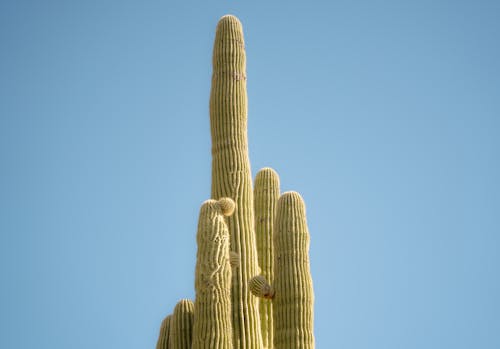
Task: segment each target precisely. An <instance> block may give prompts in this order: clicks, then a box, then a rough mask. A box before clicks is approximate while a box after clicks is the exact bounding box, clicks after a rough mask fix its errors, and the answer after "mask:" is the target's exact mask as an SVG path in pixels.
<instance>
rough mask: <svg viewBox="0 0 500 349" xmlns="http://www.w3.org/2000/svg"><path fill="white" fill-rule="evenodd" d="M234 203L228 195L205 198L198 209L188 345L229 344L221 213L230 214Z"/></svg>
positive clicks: (225, 347)
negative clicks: (191, 323)
mask: <svg viewBox="0 0 500 349" xmlns="http://www.w3.org/2000/svg"><path fill="white" fill-rule="evenodd" d="M234 206H235V205H234V202H233V200H231V199H221V200H219V201H216V200H208V201H205V202H204V203H203V205H202V206H201V209H200V217H199V220H198V233H197V235H196V241H197V243H198V252H197V257H196V258H197V259H196V274H195V289H196V300H195V303H194V318H195V319H196V321H195V323H194V328H193V344H192V349H213V348H217V349H231V348H233V345H232V344H233V342H232V341H233V338H232V326H231V265H230V263H229V231H228V229H227V225H226V223H225V221H224V216H228V215H231V214H232V213H233V212H234Z"/></svg>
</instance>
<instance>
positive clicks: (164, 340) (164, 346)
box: [156, 315, 172, 349]
mask: <svg viewBox="0 0 500 349" xmlns="http://www.w3.org/2000/svg"><path fill="white" fill-rule="evenodd" d="M171 320H172V315H168V316H167V317H166V318H165V319H163V321H162V322H161V327H160V335H159V336H158V341H157V342H156V349H169V348H170V321H171Z"/></svg>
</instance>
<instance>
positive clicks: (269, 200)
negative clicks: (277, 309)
mask: <svg viewBox="0 0 500 349" xmlns="http://www.w3.org/2000/svg"><path fill="white" fill-rule="evenodd" d="M279 196H280V181H279V177H278V174H277V173H276V172H275V171H274V170H273V169H272V168H268V167H267V168H263V169H261V170H260V171H259V172H258V173H257V175H256V176H255V186H254V212H255V235H256V238H257V255H258V260H259V267H260V270H261V275H262V276H263V278H264V280H266V279H267V280H273V279H274V276H273V258H274V256H273V221H274V214H275V211H276V204H277V202H278V199H279ZM257 281H262V280H260V279H256V280H254V286H255V287H257V285H262V284H260V283H258V284H255V282H257ZM250 288H252V284H250ZM253 291H254V290H252V293H253ZM261 291H262V290H261ZM263 292H266V291H263ZM261 297H262V296H261ZM259 314H260V325H261V331H262V342H263V345H264V348H272V347H273V308H272V302H271V300H270V299H269V298H268V297H262V298H261V299H259Z"/></svg>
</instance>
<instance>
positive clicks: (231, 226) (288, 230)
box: [157, 15, 314, 349]
mask: <svg viewBox="0 0 500 349" xmlns="http://www.w3.org/2000/svg"><path fill="white" fill-rule="evenodd" d="M210 125H211V136H212V192H211V197H212V199H210V200H207V201H206V202H204V203H203V204H202V206H201V209H200V215H199V221H198V233H197V243H198V252H197V262H196V271H195V289H196V299H195V302H194V304H193V303H192V302H191V301H188V300H181V301H180V302H179V303H178V304H177V305H176V307H175V309H174V314H173V315H172V316H171V317H167V318H166V319H165V320H164V321H163V323H162V326H161V329H160V337H159V338H158V342H157V349H166V348H171V349H188V348H189V349H191V348H192V349H298V348H301V349H312V348H314V336H313V301H314V296H313V290H312V280H311V275H310V271H309V255H308V253H309V232H308V229H307V225H306V217H305V207H304V203H303V200H302V197H301V196H300V195H299V194H298V193H296V192H288V193H284V194H283V195H282V196H281V197H280V196H279V195H280V189H279V177H278V174H277V173H276V172H275V171H274V170H272V169H271V168H264V169H262V170H261V171H259V172H258V174H257V176H256V179H255V191H254V190H253V189H252V179H251V171H250V161H249V157H248V141H247V94H246V57H245V44H244V39H243V30H242V26H241V23H240V22H239V20H238V19H237V18H236V17H234V16H231V15H227V16H224V17H222V18H221V19H220V21H219V23H218V25H217V29H216V34H215V42H214V52H213V75H212V89H211V93H210ZM278 198H279V199H278ZM252 293H253V294H254V295H255V296H257V297H258V298H256V297H254V296H253V295H252Z"/></svg>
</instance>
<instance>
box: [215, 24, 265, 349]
mask: <svg viewBox="0 0 500 349" xmlns="http://www.w3.org/2000/svg"><path fill="white" fill-rule="evenodd" d="M210 124H211V133H212V198H213V199H219V198H221V197H230V198H232V199H233V200H234V201H235V202H236V212H235V213H234V215H233V216H232V217H230V218H229V219H228V227H229V232H230V236H231V250H232V251H234V252H236V253H238V254H239V256H240V265H239V267H238V268H235V269H234V272H233V278H232V292H231V295H232V305H233V307H232V318H233V338H234V340H233V344H234V347H235V348H241V349H253V348H256V349H260V348H262V338H261V333H260V324H259V313H258V306H257V302H256V299H255V298H254V297H252V296H251V294H250V292H249V291H248V285H247V283H248V280H249V279H250V278H251V277H252V276H254V275H256V274H257V253H256V242H255V235H254V226H253V225H254V221H253V220H254V216H253V192H252V178H251V173H250V161H249V158H248V141H247V91H246V56H245V42H244V39H243V29H242V27H241V23H240V21H239V20H238V19H237V18H236V17H234V16H224V17H222V18H221V20H220V21H219V24H218V25H217V29H216V33H215V42H214V52H213V74H212V89H211V93H210Z"/></svg>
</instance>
